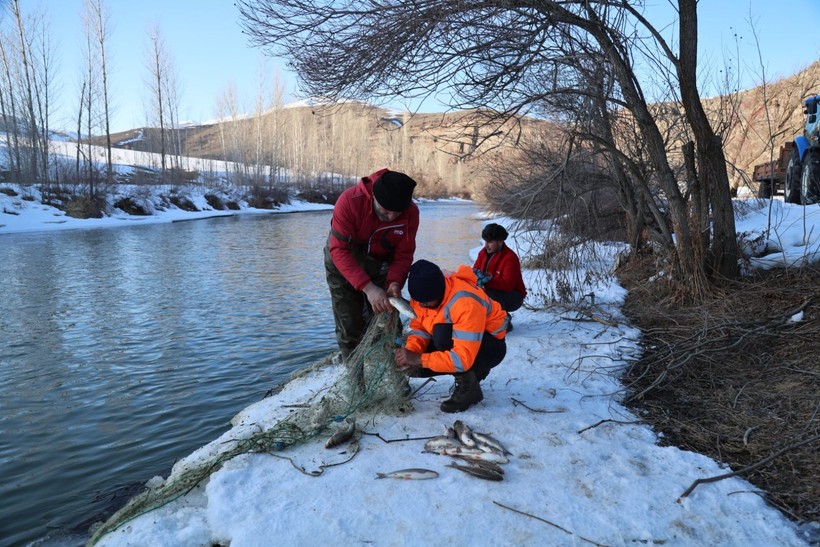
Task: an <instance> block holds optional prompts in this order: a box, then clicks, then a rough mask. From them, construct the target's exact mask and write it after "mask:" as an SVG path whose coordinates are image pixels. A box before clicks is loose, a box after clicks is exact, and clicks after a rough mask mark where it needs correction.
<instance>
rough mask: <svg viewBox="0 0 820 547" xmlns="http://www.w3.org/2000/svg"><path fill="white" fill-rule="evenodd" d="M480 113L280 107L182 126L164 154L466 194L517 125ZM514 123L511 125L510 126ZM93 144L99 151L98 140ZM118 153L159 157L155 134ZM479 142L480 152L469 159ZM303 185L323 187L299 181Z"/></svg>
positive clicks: (133, 133)
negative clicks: (387, 176)
mask: <svg viewBox="0 0 820 547" xmlns="http://www.w3.org/2000/svg"><path fill="white" fill-rule="evenodd" d="M486 122H487V119H486V116H485V115H483V114H482V113H481V112H479V111H458V112H452V113H442V114H412V115H411V114H410V113H407V112H405V113H396V112H393V111H389V110H386V109H383V108H379V107H373V106H368V105H364V104H362V103H358V102H348V103H344V104H340V105H335V106H316V105H314V106H295V107H283V108H279V109H274V110H271V111H268V112H266V113H265V114H262V115H259V116H254V117H251V118H238V117H237V118H236V119H235V120H228V121H224V122H221V123H216V124H209V125H200V126H190V127H184V128H181V129H179V130H176V131H174V132H173V134H172V135H171V136H170V137H166V141H167V142H166V145H165V148H166V150H167V151H168V153H173V152H175V151H176V150H178V151H179V154H180V155H182V156H190V157H202V158H209V159H228V160H230V161H234V162H237V163H239V164H246V165H248V166H252V165H255V163H256V162H257V158H260V159H261V162H262V163H265V164H268V165H274V166H279V167H280V168H286V169H288V170H290V171H291V173H293V174H294V176H295V178H296V179H297V180H299V179H312V178H315V176H314V175H312V173H323V172H324V173H337V174H342V175H346V176H350V177H352V178H354V179H355V178H357V177H360V176H363V175H367V174H369V173H371V172H372V171H375V170H376V169H380V168H382V167H390V168H392V169H395V170H400V171H405V172H407V173H408V174H411V175H412V176H413V177H414V178H415V179H416V180H417V182H418V183H419V190H418V195H421V196H427V197H438V196H445V195H447V196H457V195H462V196H472V195H474V194H475V193H476V192H477V191H480V189H481V188H482V187H484V186H485V185H486V183H487V181H488V175H487V174H486V170H485V168H486V167H487V166H488V165H489V164H490V163H491V162H492V161H493V159H494V158H497V157H498V155H499V154H508V155H509V154H510V153H512V151H513V139H514V137H515V135H517V134H518V131H519V126H521V125H527V123H529V124H530V125H531V123H532V122H527V123H524V124H506V125H502V126H499V127H496V126H495V125H493V124H492V123H490V124H488V123H486ZM514 125H515V126H514ZM93 142H94V144H98V145H104V140H103V138H101V137H97V138H95V139H94V141H93ZM112 143H113V145H114V146H116V147H119V148H125V149H129V150H138V151H153V152H159V150H160V145H159V143H160V139H159V130H158V129H156V128H145V127H143V128H138V129H133V130H130V131H126V132H122V133H117V134H114V135H112ZM479 143H481V144H482V146H481V147H480V150H479V151H480V152H481V153H480V154H477V155H475V156H472V157H471V156H470V154H471V153H472V152H474V151H475V150H476V147H477V145H478V144H479ZM304 181H305V182H309V183H311V184H312V183H314V182H316V183H321V182H322V181H321V180H319V181H314V180H304Z"/></svg>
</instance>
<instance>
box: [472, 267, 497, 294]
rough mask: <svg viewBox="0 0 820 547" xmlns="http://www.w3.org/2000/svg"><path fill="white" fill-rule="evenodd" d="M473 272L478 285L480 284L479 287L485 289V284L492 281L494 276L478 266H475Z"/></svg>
mask: <svg viewBox="0 0 820 547" xmlns="http://www.w3.org/2000/svg"><path fill="white" fill-rule="evenodd" d="M473 273H474V274H475V276H476V285H478V288H479V289H483V288H484V285H486V284H487V283H489V282H490V279H492V278H493V275H492V274H488V273H484V272H482V271H481V270H479V269H478V268H473Z"/></svg>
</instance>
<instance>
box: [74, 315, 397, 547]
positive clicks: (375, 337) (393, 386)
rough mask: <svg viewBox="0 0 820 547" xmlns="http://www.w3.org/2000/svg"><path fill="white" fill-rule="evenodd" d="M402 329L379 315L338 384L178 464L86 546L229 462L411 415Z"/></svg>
mask: <svg viewBox="0 0 820 547" xmlns="http://www.w3.org/2000/svg"><path fill="white" fill-rule="evenodd" d="M401 329H402V324H401V321H400V319H399V316H398V313H395V312H394V313H390V314H385V313H382V314H378V315H375V316H374V317H373V319H372V320H371V321H370V324H369V325H368V328H367V330H366V332H365V334H364V337H363V338H362V341H361V342H360V343H359V345H358V347H357V348H356V350H355V351H354V352H353V353H352V354H351V355H350V357H349V358H348V359H347V360H346V361H345V363H344V367H343V371H342V373H341V374H340V375H339V376H338V380H337V381H336V382H335V383H334V384H333V385H332V386H331V387H330V388H329V389H328V390H327V391H326V393H325V395H324V396H323V397H322V398H321V399H320V400H319V401H317V402H316V403H313V404H310V405H306V406H305V407H304V408H301V409H299V410H298V411H296V412H292V413H291V414H289V415H288V416H287V418H285V419H283V420H281V421H279V422H277V423H276V424H275V425H274V426H272V427H269V428H267V429H265V430H263V431H260V432H257V433H253V434H250V435H249V436H247V437H245V438H242V439H238V440H236V441H234V442H233V443H227V445H226V448H225V449H224V450H223V451H221V452H219V453H218V454H216V455H215V456H213V457H211V458H209V459H208V461H205V462H202V461H197V462H196V463H194V464H191V465H189V466H185V465H181V466H180V465H178V466H175V467H174V469H173V471H172V472H171V474H170V475H169V476H168V478H167V479H165V480H164V481H162V483H161V484H153V485H152V484H151V483H149V486H148V489H147V490H146V491H144V492H142V493H141V494H138V495H137V496H135V497H134V498H132V499H131V500H130V501H129V502H128V503H127V504H126V505H125V506H124V507H123V508H121V509H120V510H119V511H117V512H116V513H114V514H113V515H112V516H111V517H110V518H109V519H108V520H107V521H105V522H104V523H103V524H102V525H101V526H100V527H99V528H97V529H96V530H95V531H94V533H93V535H92V536H91V539H90V540H89V541H88V545H94V544H95V543H97V541H99V540H100V538H102V537H103V536H104V535H106V534H108V533H109V532H112V531H114V530H116V529H117V528H119V527H120V526H122V525H123V524H125V523H126V522H128V521H130V520H133V519H135V518H136V517H138V516H140V515H142V514H144V513H147V512H149V511H152V510H154V509H157V508H159V507H162V506H163V505H166V504H167V503H170V502H171V501H173V500H175V499H177V498H180V497H182V496H184V495H186V494H187V493H189V492H190V491H191V490H193V489H194V488H196V487H197V486H198V485H200V484H201V483H202V481H204V480H205V479H207V478H208V477H209V476H210V475H211V473H214V472H215V471H217V470H219V469H220V468H221V467H222V465H223V464H224V463H225V462H227V461H228V460H230V459H231V458H234V457H236V456H239V455H241V454H249V453H262V452H268V453H274V452H279V451H283V450H286V449H287V448H288V447H291V446H293V445H295V444H298V443H303V442H305V441H308V440H310V439H313V438H316V437H317V436H319V435H322V434H327V433H328V432H329V431H331V430H332V429H333V426H334V425H335V424H338V423H341V422H345V421H346V420H350V419H355V418H356V416H357V415H358V414H365V413H366V414H370V415H378V414H408V413H410V412H412V410H413V407H412V404H411V403H410V398H409V397H410V389H409V384H408V382H407V377H406V376H405V375H404V374H402V373H400V372H398V371H397V370H396V367H395V361H394V358H393V349H394V348H395V347H396V343H397V339H398V338H399V337H400V335H401ZM331 362H332V361H331V360H330V359H325V360H323V361H322V362H320V363H317V364H315V365H313V367H311V368H313V369H315V368H317V367H320V366H327V365H328V364H329V363H331Z"/></svg>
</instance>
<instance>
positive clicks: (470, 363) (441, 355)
mask: <svg viewBox="0 0 820 547" xmlns="http://www.w3.org/2000/svg"><path fill="white" fill-rule="evenodd" d="M407 289H408V291H409V292H410V306H411V307H412V308H413V311H414V312H415V313H416V318H415V319H412V320H411V321H410V333H409V335H408V337H407V342H406V343H405V346H404V347H403V348H396V350H395V359H396V365H397V367H398V368H399V369H401V370H405V371H407V372H408V374H409V375H411V376H416V377H428V376H435V375H439V374H452V375H453V376H454V377H455V389H454V390H453V394H452V396H451V397H450V398H449V399H447V400H446V401H444V402H443V403H442V404H441V410H442V411H444V412H461V411H463V410H467V409H468V408H469V407H471V406H472V405H474V404H476V403H478V402H480V401H482V400H483V399H484V394H483V393H482V392H481V385H480V383H481V381H482V380H484V379H485V378H486V377H487V375H488V374H489V373H490V369H492V368H493V367H495V366H496V365H498V364H499V363H500V362H501V361H502V360H503V359H504V356H505V355H506V354H507V343H506V342H505V341H504V337H505V336H506V334H507V321H508V319H507V313H506V312H505V311H504V310H503V309H502V308H501V305H499V303H498V302H496V301H495V300H493V299H492V298H490V297H489V296H487V294H486V293H485V292H484V291H483V290H481V289H479V288H478V287H477V286H476V276H475V273H473V270H472V268H470V267H469V266H464V265H462V266H460V267H459V269H458V271H456V272H455V273H453V274H450V275H447V276H445V275H444V272H442V271H441V269H440V268H439V267H438V266H437V265H435V264H433V263H432V262H429V261H427V260H419V261H417V262H415V263H414V264H413V265H412V266H411V267H410V271H409V273H408V277H407Z"/></svg>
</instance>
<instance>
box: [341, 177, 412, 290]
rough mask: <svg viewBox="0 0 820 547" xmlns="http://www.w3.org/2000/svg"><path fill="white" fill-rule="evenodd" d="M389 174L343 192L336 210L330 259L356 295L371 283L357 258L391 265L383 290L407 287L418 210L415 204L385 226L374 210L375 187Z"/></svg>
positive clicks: (360, 182)
mask: <svg viewBox="0 0 820 547" xmlns="http://www.w3.org/2000/svg"><path fill="white" fill-rule="evenodd" d="M386 171H387V169H382V170H380V171H376V172H375V173H373V174H372V175H370V176H369V177H363V178H362V179H361V180H360V181H359V183H358V184H356V185H355V186H352V187H350V188H348V189H347V190H345V191H344V192H342V194H341V195H340V196H339V199H338V200H337V201H336V205H335V206H334V207H333V218H332V219H331V221H330V236H329V238H328V245H329V249H330V257H331V259H332V260H333V264H335V265H336V268H337V269H338V270H339V272H340V273H341V274H342V275H343V276H344V277H345V279H347V280H348V281H349V282H350V284H351V285H352V286H353V288H355V289H356V290H357V291H360V290H362V289H364V287H365V285H367V284H368V283H369V282H370V277H369V276H368V275H367V273H366V272H365V271H364V268H362V266H361V265H360V264H359V262H358V261H357V260H356V255H357V254H359V255H361V254H365V255H369V256H372V257H373V258H376V259H377V260H384V261H389V262H390V264H389V267H388V269H387V279H386V281H385V286H384V287H383V288H387V287H388V286H389V285H390V284H391V283H393V282H396V283H398V284H399V287H403V286H404V282H405V281H406V280H407V272H408V271H409V270H410V265H411V264H412V263H413V254H414V253H415V252H416V232H417V231H418V228H419V208H418V207H417V206H416V204H415V203H411V204H410V207H408V208H407V210H406V211H404V212H403V213H402V214H401V215H399V217H398V218H396V219H395V220H393V221H391V222H382V221H381V220H379V217H378V216H376V212H375V211H374V210H373V183H374V182H375V181H377V180H378V179H379V178H380V177H381V176H382V174H384V173H385V172H386Z"/></svg>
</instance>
